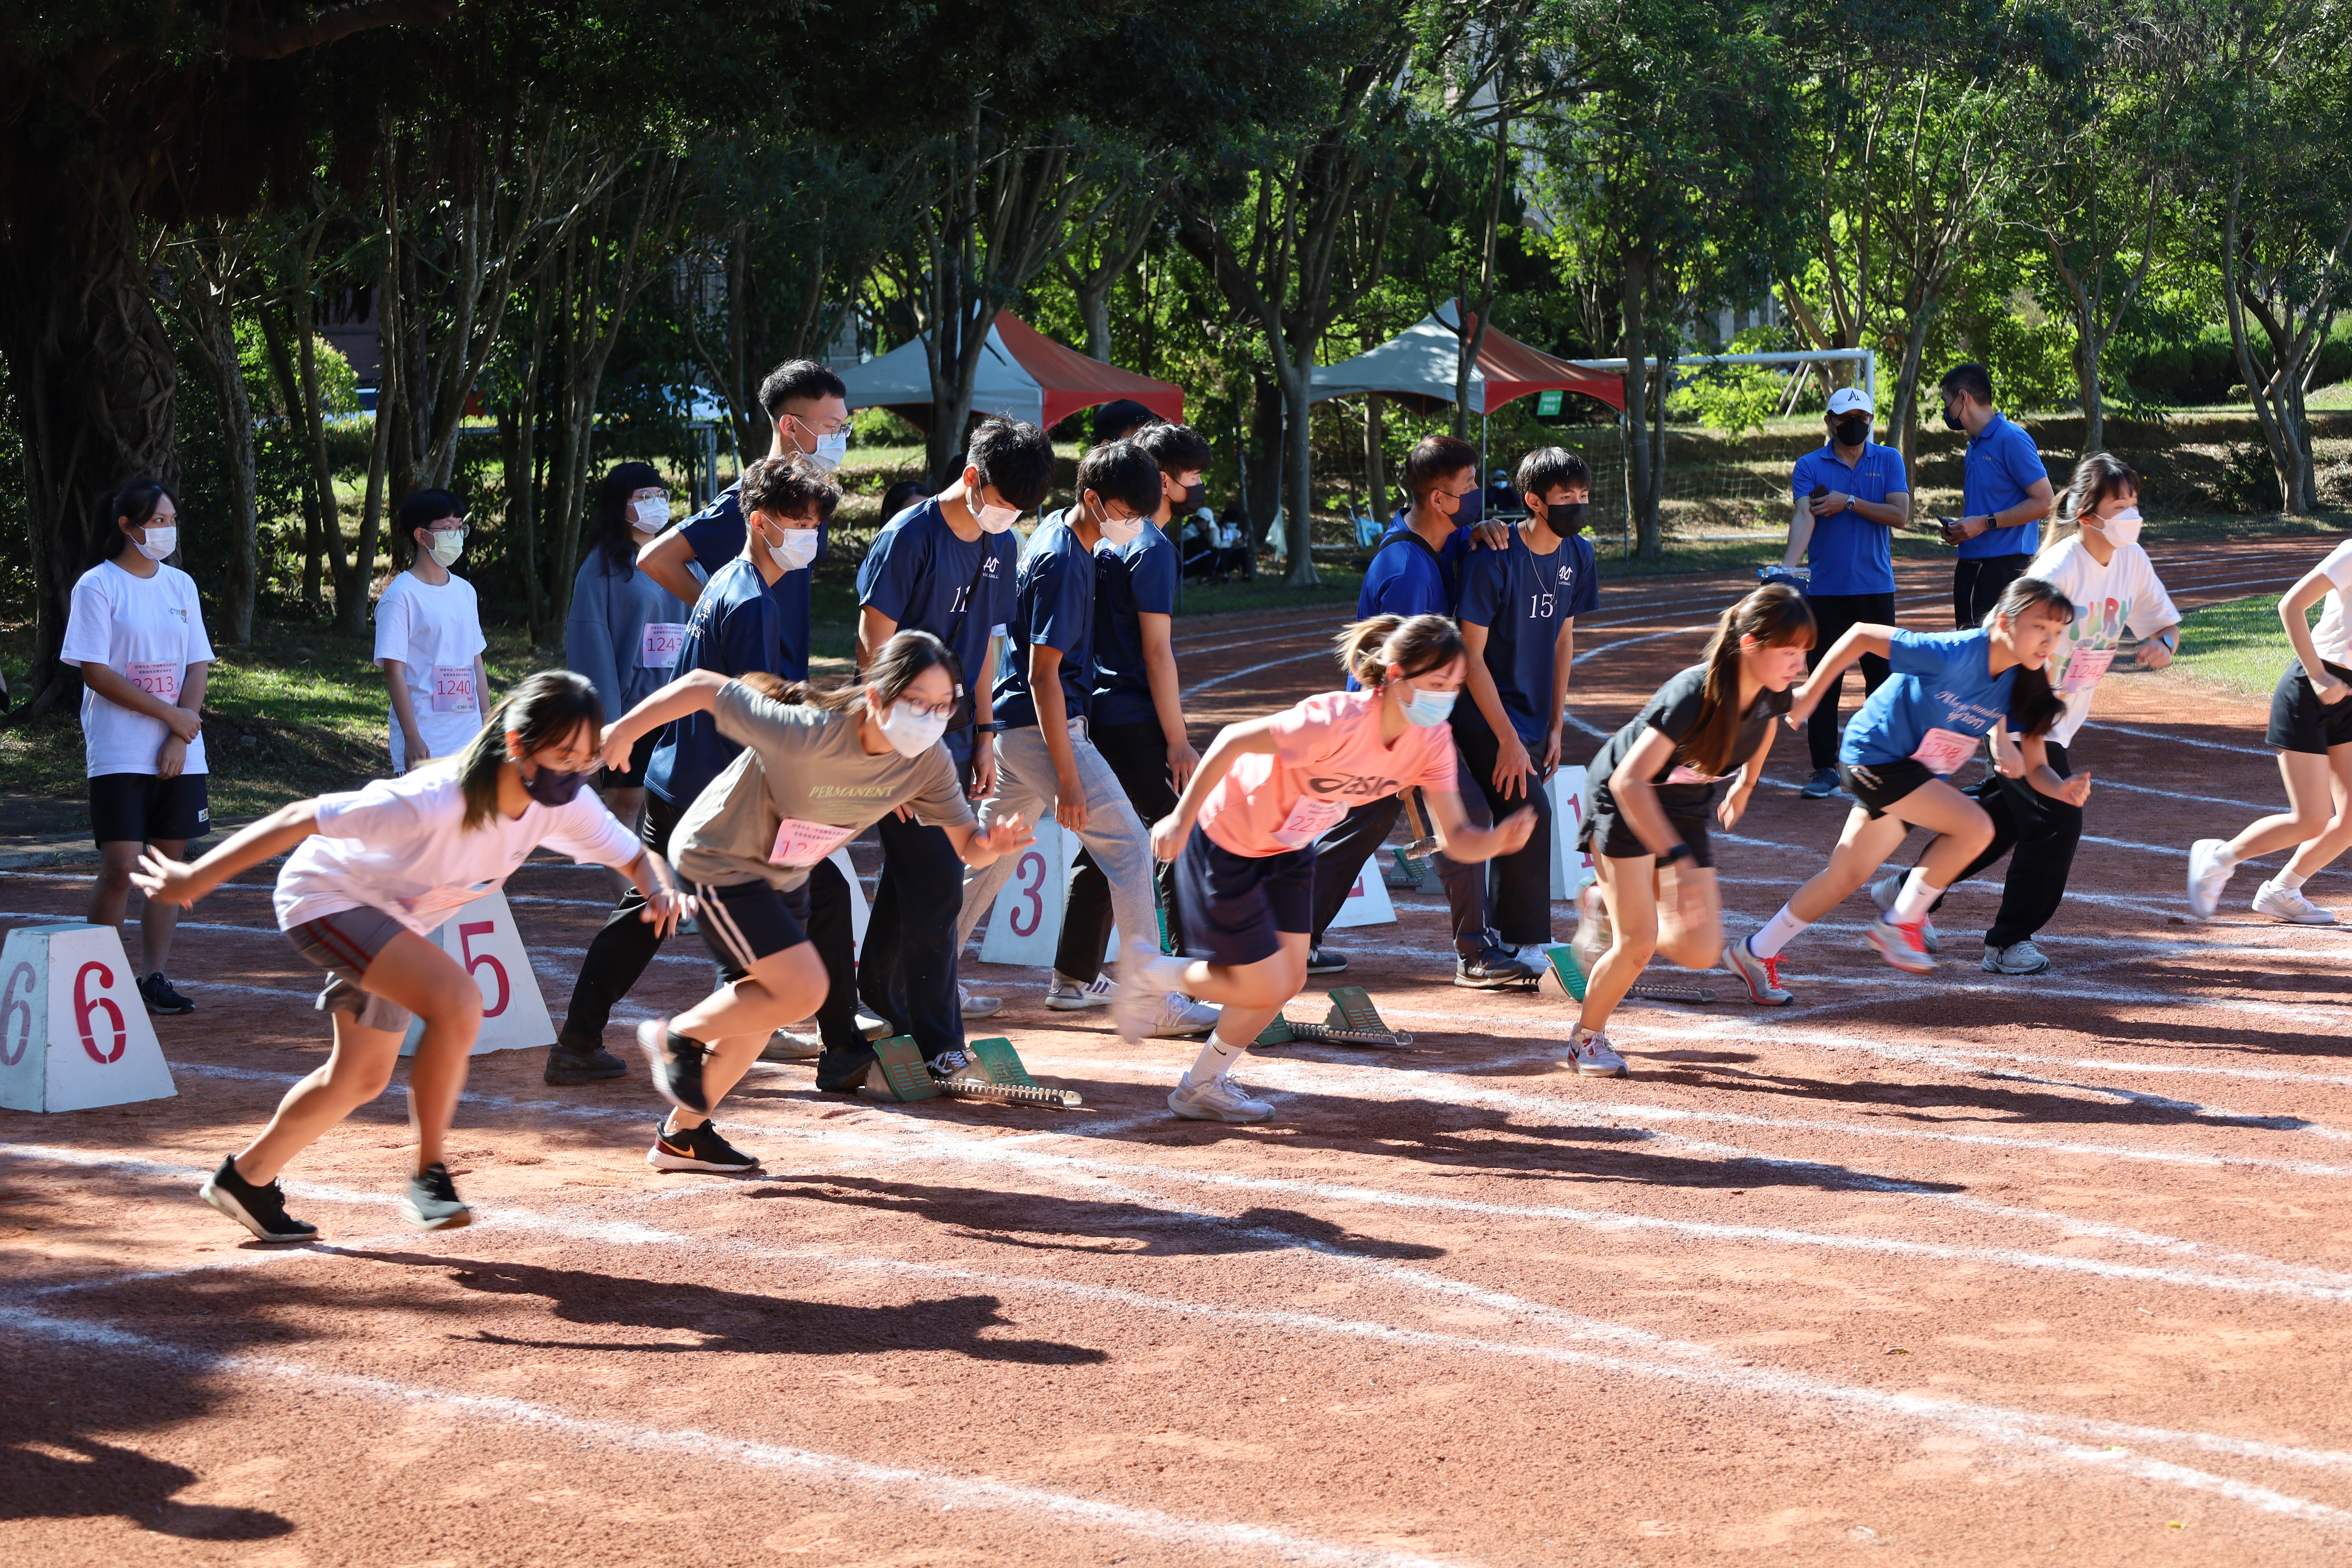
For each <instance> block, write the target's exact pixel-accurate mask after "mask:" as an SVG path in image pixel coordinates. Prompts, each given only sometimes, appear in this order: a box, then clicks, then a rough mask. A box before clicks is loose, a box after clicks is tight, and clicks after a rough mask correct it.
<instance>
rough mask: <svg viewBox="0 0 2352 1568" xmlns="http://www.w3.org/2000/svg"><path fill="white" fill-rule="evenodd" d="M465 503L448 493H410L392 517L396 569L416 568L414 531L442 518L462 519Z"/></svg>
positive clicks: (423, 491)
mask: <svg viewBox="0 0 2352 1568" xmlns="http://www.w3.org/2000/svg"><path fill="white" fill-rule="evenodd" d="M465 515H466V503H465V502H464V501H462V500H458V499H457V497H456V496H453V495H451V494H450V493H449V492H448V491H447V490H411V491H409V492H408V499H407V500H404V501H402V502H401V503H400V510H399V511H398V512H397V513H395V514H394V517H393V523H392V559H393V563H394V564H395V565H398V566H401V567H409V566H414V565H415V564H416V531H417V530H418V529H420V528H430V527H432V526H433V525H434V524H435V523H436V522H438V521H441V520H442V519H443V518H445V517H463V516H465Z"/></svg>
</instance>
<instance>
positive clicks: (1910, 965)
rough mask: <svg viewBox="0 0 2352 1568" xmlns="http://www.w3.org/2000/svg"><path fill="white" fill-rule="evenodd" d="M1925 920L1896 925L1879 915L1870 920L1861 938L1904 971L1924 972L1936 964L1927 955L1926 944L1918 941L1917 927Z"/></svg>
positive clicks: (1880, 955)
mask: <svg viewBox="0 0 2352 1568" xmlns="http://www.w3.org/2000/svg"><path fill="white" fill-rule="evenodd" d="M1925 923H1927V922H1925V921H1917V922H1915V923H1913V924H1910V925H1898V924H1896V923H1895V921H1891V920H1887V919H1885V918H1884V917H1881V918H1880V919H1878V920H1874V921H1871V922H1870V927H1869V929H1868V930H1867V931H1864V932H1863V933H1862V940H1863V941H1864V942H1868V943H1869V944H1870V945H1871V946H1873V947H1874V948H1876V949H1877V950H1878V956H1879V957H1881V958H1883V959H1885V960H1886V962H1887V963H1891V964H1893V965H1894V966H1895V968H1897V969H1899V970H1901V971H1903V973H1906V974H1925V973H1927V972H1928V971H1929V970H1931V969H1933V968H1935V967H1936V961H1935V960H1934V959H1933V958H1931V957H1929V956H1928V953H1927V943H1926V942H1922V941H1920V940H1919V927H1920V926H1921V925H1924V924H1925Z"/></svg>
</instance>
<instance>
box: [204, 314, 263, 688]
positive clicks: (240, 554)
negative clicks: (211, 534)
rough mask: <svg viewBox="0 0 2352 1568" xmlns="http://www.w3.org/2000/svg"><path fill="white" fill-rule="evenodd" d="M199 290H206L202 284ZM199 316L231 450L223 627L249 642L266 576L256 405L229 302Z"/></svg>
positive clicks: (232, 637) (233, 639) (230, 638)
mask: <svg viewBox="0 0 2352 1568" xmlns="http://www.w3.org/2000/svg"><path fill="white" fill-rule="evenodd" d="M197 287H198V288H199V289H201V288H202V287H203V285H202V284H201V282H199V283H198V285H197ZM198 315H199V317H200V319H201V320H202V321H203V324H204V331H205V346H204V351H203V352H204V355H205V363H206V364H207V365H208V366H209V367H210V369H211V370H212V373H213V390H214V394H215V397H216V399H217V400H218V403H219V406H220V427H221V445H222V446H223V447H226V449H227V452H228V528H229V537H228V559H227V561H226V563H224V565H225V567H226V570H225V571H224V572H223V573H222V575H221V619H222V621H223V622H224V623H225V624H224V625H223V626H221V627H220V628H217V629H219V630H224V631H226V633H227V634H228V635H227V637H226V638H225V639H223V640H225V641H227V642H229V643H233V644H244V643H249V642H251V641H252V640H253V601H254V597H255V595H256V592H257V587H258V584H259V578H260V563H259V561H258V560H257V558H256V555H255V552H254V542H253V512H254V461H253V403H252V401H251V399H250V398H248V397H247V395H246V388H245V368H244V366H243V365H241V364H240V363H238V361H237V352H236V322H235V321H234V320H233V318H232V317H231V315H230V312H229V306H228V301H227V300H225V299H217V298H216V299H215V300H212V301H211V302H210V303H209V304H207V305H205V306H203V307H200V308H199V310H198Z"/></svg>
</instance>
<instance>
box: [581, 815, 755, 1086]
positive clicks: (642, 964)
mask: <svg viewBox="0 0 2352 1568" xmlns="http://www.w3.org/2000/svg"><path fill="white" fill-rule="evenodd" d="M685 815H686V808H685V807H684V806H680V805H671V804H670V803H669V802H667V801H666V800H664V799H663V798H662V797H661V796H659V795H656V794H654V793H653V792H652V791H651V790H648V791H646V820H645V826H643V827H642V828H641V829H640V830H639V835H640V837H642V838H643V839H644V840H645V846H646V848H648V849H650V850H652V851H653V852H654V853H655V854H656V855H659V856H662V857H664V858H667V857H668V855H669V840H670V835H671V834H673V833H675V832H677V819H678V818H679V817H681V816H685ZM645 908H646V896H645V894H643V893H641V892H639V891H638V890H637V889H635V888H634V887H633V888H631V889H629V890H628V891H627V892H625V893H623V894H622V895H621V901H620V902H619V903H617V904H615V905H614V906H613V912H612V913H611V914H610V915H608V916H606V917H605V919H604V929H603V930H601V931H598V932H597V933H596V934H595V936H594V937H593V938H592V939H591V940H590V942H589V943H588V956H587V957H585V958H583V959H582V960H581V961H580V978H579V979H577V980H575V981H573V982H572V1005H571V1008H570V1009H569V1010H568V1011H567V1012H566V1013H565V1014H564V1016H563V1027H562V1028H561V1029H559V1030H557V1031H556V1035H555V1038H556V1042H557V1043H558V1044H559V1045H562V1046H563V1047H565V1048H567V1049H569V1050H574V1051H592V1050H594V1049H595V1048H596V1047H599V1046H601V1045H603V1044H604V1026H605V1025H606V1024H609V1023H611V1022H612V1019H613V1006H614V1004H615V1003H617V1002H619V1001H620V999H621V998H622V997H624V996H626V995H627V994H629V989H630V987H631V986H634V985H635V984H636V983H637V977H638V976H639V975H641V974H643V973H645V972H646V964H648V963H652V962H653V961H654V954H655V953H656V952H660V951H661V944H662V939H661V938H660V937H658V936H656V935H655V934H654V928H653V924H652V922H651V921H647V920H646V919H644V914H645ZM716 967H717V966H716V965H714V966H713V972H714V973H716Z"/></svg>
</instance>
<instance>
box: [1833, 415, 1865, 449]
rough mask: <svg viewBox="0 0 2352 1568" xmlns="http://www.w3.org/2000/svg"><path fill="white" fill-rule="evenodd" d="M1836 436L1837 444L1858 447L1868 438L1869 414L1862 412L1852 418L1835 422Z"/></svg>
mask: <svg viewBox="0 0 2352 1568" xmlns="http://www.w3.org/2000/svg"><path fill="white" fill-rule="evenodd" d="M1837 438H1838V445H1839V446H1841V447H1859V446H1861V445H1862V444H1863V443H1864V441H1867V440H1869V439H1870V416H1868V415H1866V414H1862V415H1856V416H1854V417H1853V418H1852V419H1841V420H1839V421H1838V422H1837Z"/></svg>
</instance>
